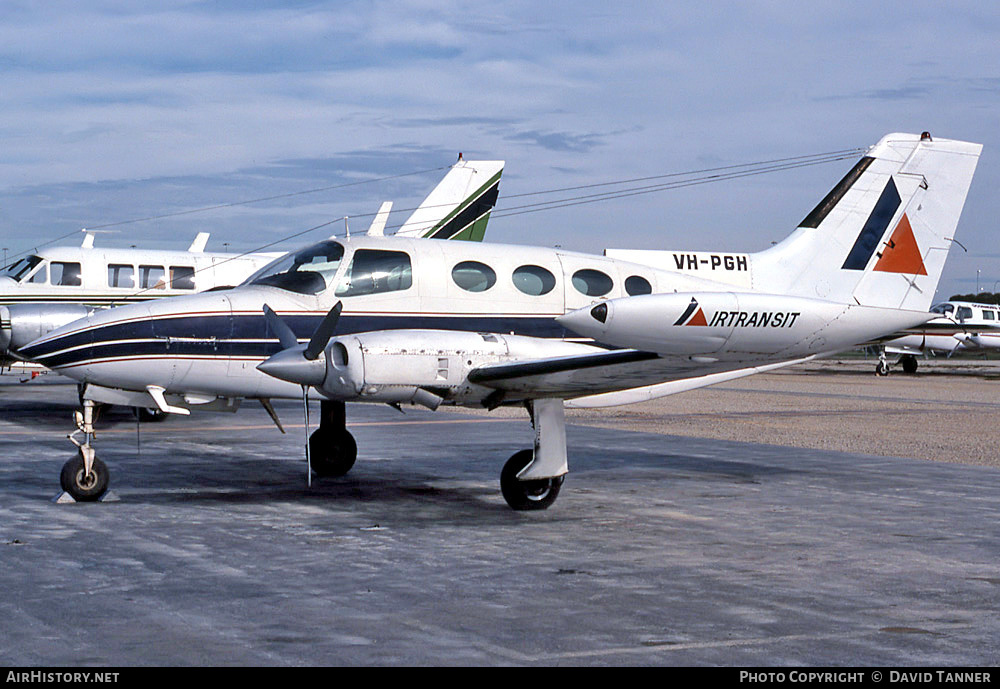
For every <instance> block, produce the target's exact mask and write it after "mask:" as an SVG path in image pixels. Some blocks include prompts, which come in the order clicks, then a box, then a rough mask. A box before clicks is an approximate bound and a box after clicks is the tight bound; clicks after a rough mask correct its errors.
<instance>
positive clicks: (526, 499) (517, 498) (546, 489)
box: [500, 450, 565, 511]
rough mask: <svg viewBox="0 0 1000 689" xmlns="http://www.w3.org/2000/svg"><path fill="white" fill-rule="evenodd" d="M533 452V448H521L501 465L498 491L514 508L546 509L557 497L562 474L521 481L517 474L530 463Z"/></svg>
mask: <svg viewBox="0 0 1000 689" xmlns="http://www.w3.org/2000/svg"><path fill="white" fill-rule="evenodd" d="M534 456H535V453H534V451H533V450H521V451H520V452H517V453H515V454H514V455H513V456H512V457H511V458H510V459H508V460H507V462H506V463H505V464H504V465H503V470H502V471H501V472H500V492H501V493H503V498H504V500H506V501H507V504H508V505H510V507H511V509H515V510H519V511H522V510H546V509H548V508H549V506H550V505H551V504H552V503H554V502H555V501H556V498H557V497H559V489H560V488H562V484H563V478H565V477H563V476H557V477H556V478H539V479H532V480H530V481H521V480H519V479H518V478H517V475H518V474H519V473H520V472H521V470H522V469H524V467H526V466H528V465H529V464H531V460H532V459H534Z"/></svg>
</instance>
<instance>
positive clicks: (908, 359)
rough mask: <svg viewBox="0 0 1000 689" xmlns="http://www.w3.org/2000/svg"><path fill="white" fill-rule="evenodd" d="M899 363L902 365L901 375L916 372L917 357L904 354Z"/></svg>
mask: <svg viewBox="0 0 1000 689" xmlns="http://www.w3.org/2000/svg"><path fill="white" fill-rule="evenodd" d="M899 363H900V364H902V365H903V373H916V372H917V357H915V356H913V355H912V354H904V355H903V356H902V358H900V360H899Z"/></svg>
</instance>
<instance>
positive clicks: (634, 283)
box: [625, 275, 653, 297]
mask: <svg viewBox="0 0 1000 689" xmlns="http://www.w3.org/2000/svg"><path fill="white" fill-rule="evenodd" d="M625 292H626V293H627V294H628V295H629V296H630V297H635V296H638V295H640V294H652V293H653V286H652V285H650V284H649V280H647V279H646V278H644V277H640V276H638V275H631V276H629V277H627V278H625Z"/></svg>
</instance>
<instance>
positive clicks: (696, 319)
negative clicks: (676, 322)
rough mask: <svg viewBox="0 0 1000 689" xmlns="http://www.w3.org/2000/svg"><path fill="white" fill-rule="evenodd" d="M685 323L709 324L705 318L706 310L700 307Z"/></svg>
mask: <svg viewBox="0 0 1000 689" xmlns="http://www.w3.org/2000/svg"><path fill="white" fill-rule="evenodd" d="M684 325H708V321H707V320H705V312H704V311H702V310H701V309H698V310H697V311H695V312H694V315H693V316H691V320H689V321H688V322H687V323H685V324H684Z"/></svg>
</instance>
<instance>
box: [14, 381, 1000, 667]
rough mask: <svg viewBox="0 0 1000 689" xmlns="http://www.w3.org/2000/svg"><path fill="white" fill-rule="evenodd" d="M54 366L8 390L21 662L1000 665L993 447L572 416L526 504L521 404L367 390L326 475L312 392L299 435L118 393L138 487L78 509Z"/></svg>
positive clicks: (288, 422) (104, 447) (924, 425)
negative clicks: (332, 471)
mask: <svg viewBox="0 0 1000 689" xmlns="http://www.w3.org/2000/svg"><path fill="white" fill-rule="evenodd" d="M758 378H759V380H758V385H764V386H765V387H766V386H767V385H771V384H772V383H771V382H769V381H774V380H775V378H773V377H765V376H760V377H758ZM748 380H751V379H748ZM888 380H890V381H891V380H892V377H891V376H890V378H889V379H888ZM56 381H58V379H56V378H53V381H52V382H56ZM52 382H50V383H48V384H46V383H44V382H43V383H42V384H38V383H30V384H25V385H17V384H16V383H15V384H9V383H8V384H0V454H2V456H3V461H2V462H0V590H3V592H4V594H5V595H4V596H3V597H2V599H0V664H3V665H7V666H39V665H43V666H52V665H54V666H91V667H118V666H148V665H167V666H186V665H196V666H207V665H211V666H247V665H253V666H257V665H262V666H284V665H401V664H402V665H719V666H787V665H798V666H802V665H805V666H882V667H906V666H920V665H931V666H995V665H997V663H998V660H1000V651H998V648H1000V617H998V616H997V614H996V611H997V610H998V609H1000V564H998V553H1000V527H998V524H1000V498H998V491H997V488H998V486H1000V469H997V468H995V467H992V466H974V465H967V464H956V463H946V462H933V461H926V460H920V459H912V458H907V457H905V456H904V457H901V456H876V455H874V454H862V453H852V452H842V451H835V450H830V449H817V448H803V447H794V446H788V445H786V446H779V445H774V444H765V443H760V442H754V443H750V442H741V441H737V440H726V439H719V438H698V437H683V436H681V435H676V434H670V433H661V432H658V433H651V432H637V431H624V430H620V428H615V427H598V426H586V425H571V426H570V428H569V430H568V440H569V446H570V474H569V476H568V478H567V479H566V483H565V485H564V487H563V490H562V493H561V495H560V497H559V499H558V501H557V502H556V503H555V505H554V506H553V507H552V508H551V509H549V510H548V511H546V512H543V513H516V512H513V511H511V510H510V509H509V508H508V507H507V506H506V503H504V501H503V498H502V497H501V495H500V490H499V480H498V477H499V473H500V468H501V466H502V464H503V462H504V461H505V460H506V458H507V457H508V456H509V455H511V454H513V452H514V451H516V450H518V449H521V448H524V447H528V446H530V443H531V438H532V432H531V429H530V426H529V424H528V423H527V420H526V418H525V417H524V415H523V414H521V415H517V416H507V415H493V416H483V415H476V414H464V413H455V412H447V411H439V412H434V413H432V412H428V411H422V410H413V411H410V410H407V413H406V414H405V415H401V414H399V413H398V412H397V411H395V410H392V409H390V408H387V407H375V406H366V405H349V406H348V418H349V426H350V428H351V430H352V432H353V433H354V434H355V436H356V438H357V440H358V445H359V448H360V450H359V459H358V463H357V464H356V465H355V467H354V469H353V470H352V472H351V473H350V474H349V475H348V476H347V477H344V478H342V479H337V480H324V481H318V482H314V483H313V486H312V487H311V488H307V487H306V485H305V484H306V475H305V462H304V459H302V456H303V451H302V443H303V437H302V430H303V429H302V424H301V405H300V403H295V402H282V403H277V404H276V407H277V410H278V413H279V415H280V416H281V418H282V420H283V421H284V423H285V426H286V429H287V430H288V434H287V435H281V434H280V433H279V432H278V431H277V430H276V429H275V428H274V426H273V425H272V424H271V421H270V420H269V418H268V417H267V415H266V413H265V412H264V411H263V409H261V408H260V407H259V406H257V405H256V404H254V403H247V404H246V405H245V407H244V408H243V409H241V410H240V412H239V413H237V414H235V415H233V414H208V413H206V414H200V415H198V414H196V415H192V416H191V417H188V418H170V419H168V420H167V421H165V422H163V423H155V424H143V425H142V426H141V427H140V426H137V424H136V422H135V421H134V420H133V418H132V417H131V415H130V414H129V413H128V412H126V411H125V410H120V409H113V410H111V411H109V412H107V413H106V414H105V415H104V417H103V419H102V421H101V424H100V426H99V433H98V438H97V448H98V452H99V454H100V455H101V457H102V458H103V459H104V460H105V461H106V462H107V463H108V465H109V466H110V468H111V471H112V476H111V482H112V483H111V490H112V493H113V495H114V497H115V498H117V499H116V500H113V501H109V502H104V503H98V504H57V503H54V502H53V501H52V498H53V497H54V496H55V495H56V494H57V493H58V492H59V487H58V475H59V470H60V468H61V466H62V463H63V462H64V461H65V459H67V458H68V457H69V456H70V455H71V454H72V453H73V447H72V446H71V445H70V444H69V442H68V441H67V440H66V439H65V435H66V434H67V433H68V432H69V431H70V430H72V427H71V425H70V424H71V422H70V415H71V413H72V410H73V409H74V408H75V406H76V405H75V399H76V390H75V388H74V387H73V386H70V385H60V384H52ZM779 382H780V381H779ZM812 385H813V387H812V390H813V391H814V392H815V394H816V395H817V399H821V398H822V396H823V394H824V390H826V388H824V387H823V386H824V379H823V376H815V377H814V380H813V383H812ZM720 394H725V389H722V392H721V393H720ZM729 394H730V395H731V396H732V397H733V398H734V399H745V398H746V393H745V392H741V391H740V388H738V387H735V388H732V389H731V390H730V393H729ZM830 394H832V395H839V394H840V393H839V392H836V391H834V392H832V393H830ZM682 397H683V396H678V397H677V398H676V399H677V400H681V398H682ZM796 399H797V404H798V405H800V406H802V407H803V408H805V407H808V403H809V402H808V399H807V398H804V397H799V398H796ZM837 399H840V398H837ZM614 413H620V410H615V412H614ZM314 418H315V416H314ZM582 422H585V420H583V421H581V419H579V418H578V417H576V416H574V417H573V418H572V419H571V423H573V424H578V423H582ZM914 427H915V428H916V429H918V430H920V431H922V432H923V431H928V430H930V429H931V428H932V426H931V425H930V424H928V422H927V420H926V417H922V419H921V422H920V423H916V424H914ZM993 428H996V426H993Z"/></svg>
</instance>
